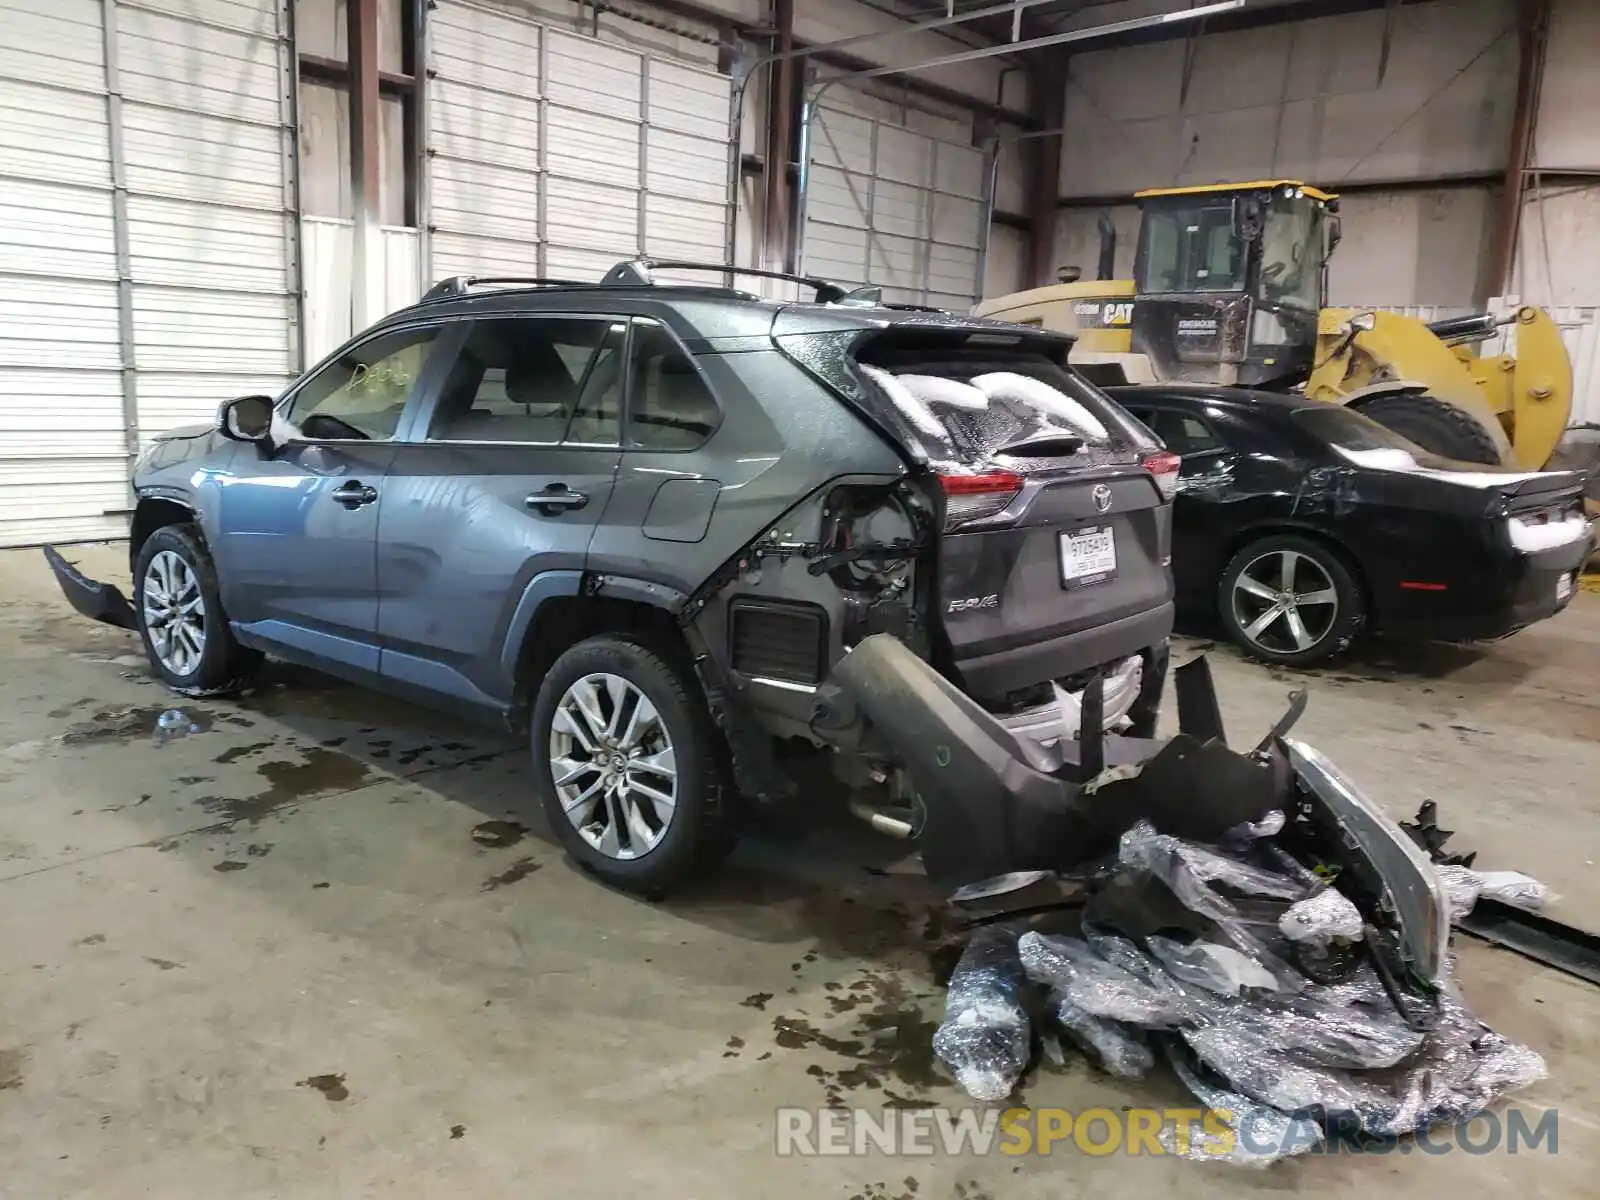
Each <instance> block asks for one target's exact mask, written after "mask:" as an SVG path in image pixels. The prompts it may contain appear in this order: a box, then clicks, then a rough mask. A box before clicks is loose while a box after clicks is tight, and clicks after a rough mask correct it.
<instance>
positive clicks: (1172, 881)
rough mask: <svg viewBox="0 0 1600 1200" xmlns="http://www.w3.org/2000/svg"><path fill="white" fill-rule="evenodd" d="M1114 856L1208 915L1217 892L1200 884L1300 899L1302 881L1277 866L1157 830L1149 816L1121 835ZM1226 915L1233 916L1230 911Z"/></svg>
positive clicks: (1246, 892)
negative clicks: (1271, 867)
mask: <svg viewBox="0 0 1600 1200" xmlns="http://www.w3.org/2000/svg"><path fill="white" fill-rule="evenodd" d="M1117 861H1118V862H1120V863H1122V864H1123V866H1127V867H1133V868H1136V869H1138V870H1142V871H1149V872H1150V873H1151V874H1152V875H1154V876H1156V877H1157V878H1158V879H1160V880H1161V881H1162V882H1163V883H1165V884H1166V885H1167V886H1168V887H1170V888H1171V889H1172V890H1173V891H1174V892H1175V893H1177V896H1178V898H1179V899H1180V900H1182V901H1183V902H1184V904H1185V905H1187V906H1188V907H1189V908H1192V909H1194V911H1195V912H1199V913H1205V914H1206V915H1207V916H1214V915H1216V914H1214V913H1212V912H1208V911H1207V909H1208V908H1214V907H1215V903H1214V900H1215V899H1216V895H1215V893H1214V892H1211V890H1210V889H1209V888H1204V885H1206V884H1211V883H1220V884H1223V885H1224V886H1226V887H1231V888H1233V889H1234V890H1235V891H1238V892H1243V893H1245V894H1246V895H1250V896H1271V897H1274V898H1275V899H1279V900H1299V899H1300V898H1301V897H1303V896H1304V895H1305V894H1306V888H1305V885H1304V884H1302V883H1301V882H1300V881H1299V880H1297V879H1291V878H1290V877H1289V876H1287V875H1285V874H1283V873H1282V872H1279V871H1269V870H1267V869H1266V868H1264V867H1257V866H1252V865H1251V864H1250V863H1246V862H1240V861H1239V860H1238V859H1235V858H1229V857H1227V856H1226V855H1223V854H1218V853H1217V852H1216V851H1215V850H1211V849H1209V848H1208V847H1205V846H1202V845H1200V844H1199V843H1197V842H1186V841H1184V840H1183V839H1182V838H1175V837H1170V836H1168V835H1167V834H1164V833H1157V832H1156V830H1155V827H1154V826H1153V825H1151V824H1150V822H1148V821H1139V822H1137V823H1136V824H1135V825H1134V826H1133V827H1132V828H1131V829H1129V830H1128V831H1127V832H1126V833H1124V834H1123V835H1122V841H1121V843H1120V845H1119V846H1118V849H1117ZM1224 915H1229V916H1231V915H1232V914H1231V913H1226V914H1224Z"/></svg>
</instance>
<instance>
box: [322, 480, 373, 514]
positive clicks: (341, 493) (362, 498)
mask: <svg viewBox="0 0 1600 1200" xmlns="http://www.w3.org/2000/svg"><path fill="white" fill-rule="evenodd" d="M331 494H332V496H333V498H334V499H335V500H337V501H338V502H339V503H340V504H342V505H344V506H345V507H346V508H360V507H361V506H362V505H363V504H371V503H373V502H374V501H376V500H377V498H378V489H377V488H375V487H371V486H369V485H368V484H365V483H362V482H360V481H359V480H352V481H351V482H349V483H342V484H340V485H339V486H338V487H336V488H334V489H333V492H332V493H331Z"/></svg>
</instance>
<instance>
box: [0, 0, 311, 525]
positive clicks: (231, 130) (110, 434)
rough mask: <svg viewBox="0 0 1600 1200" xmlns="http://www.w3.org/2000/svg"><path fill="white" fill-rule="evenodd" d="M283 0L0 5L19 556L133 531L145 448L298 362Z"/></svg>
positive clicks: (5, 329) (8, 364)
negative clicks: (133, 463)
mask: <svg viewBox="0 0 1600 1200" xmlns="http://www.w3.org/2000/svg"><path fill="white" fill-rule="evenodd" d="M286 11H287V10H286V9H285V8H283V7H281V6H280V4H279V0H137V2H130V0H107V2H106V3H103V4H102V3H99V2H97V0H51V3H50V4H49V5H41V4H38V3H37V2H36V0H0V27H3V28H4V29H5V30H6V36H5V38H4V39H3V41H0V545H28V544H32V543H36V542H41V541H67V540H74V539H89V538H97V537H110V536H119V535H120V534H122V533H123V532H125V530H126V516H125V513H126V510H127V508H128V506H129V500H130V497H129V494H128V488H127V472H128V466H129V462H130V455H131V452H132V451H133V450H134V449H136V447H137V444H138V441H139V439H140V438H141V437H144V438H148V437H149V436H151V435H153V434H155V433H158V432H160V431H161V430H163V429H167V428H170V427H171V426H173V425H177V424H182V423H186V422H190V421H195V420H207V419H210V417H211V416H212V415H214V414H215V412H216V407H217V404H218V403H219V402H220V401H222V400H224V399H227V398H228V397H229V396H232V395H236V394H239V393H241V392H246V391H274V390H276V389H277V388H278V387H281V386H282V384H283V382H284V380H285V379H287V378H288V377H289V376H290V374H291V373H292V371H293V368H294V331H295V304H294V294H295V290H296V287H295V283H294V272H293V264H294V253H293V251H294V243H293V239H292V234H291V231H292V224H291V222H290V220H289V217H288V213H289V212H290V211H292V207H293V206H292V196H291V194H290V192H289V190H288V189H289V187H290V184H289V182H288V181H289V180H290V179H291V178H292V173H291V172H290V171H289V165H288V164H289V159H288V155H289V153H290V152H291V142H290V141H289V137H290V133H291V128H290V126H289V122H288V117H289V114H290V113H291V112H292V105H291V102H290V97H291V85H290V81H291V79H292V76H291V74H290V66H289V58H288V55H289V46H288V42H287V39H286V38H284V37H283V36H282V34H283V31H284V29H285V28H286V22H287V16H286Z"/></svg>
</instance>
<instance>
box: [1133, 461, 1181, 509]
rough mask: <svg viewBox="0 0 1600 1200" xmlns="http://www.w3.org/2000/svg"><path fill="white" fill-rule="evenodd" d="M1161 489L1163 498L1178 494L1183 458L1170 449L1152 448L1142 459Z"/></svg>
mask: <svg viewBox="0 0 1600 1200" xmlns="http://www.w3.org/2000/svg"><path fill="white" fill-rule="evenodd" d="M1140 461H1141V462H1143V463H1144V469H1145V470H1146V471H1149V472H1150V475H1151V477H1152V478H1153V479H1154V480H1155V481H1156V487H1158V488H1159V489H1161V498H1162V499H1163V500H1171V499H1172V498H1173V497H1174V496H1176V495H1177V494H1178V468H1179V467H1181V466H1182V465H1183V460H1182V459H1180V458H1179V457H1178V456H1177V455H1176V454H1174V453H1172V451H1170V450H1151V451H1149V452H1148V453H1147V454H1145V456H1144V457H1143V458H1142V459H1141V460H1140Z"/></svg>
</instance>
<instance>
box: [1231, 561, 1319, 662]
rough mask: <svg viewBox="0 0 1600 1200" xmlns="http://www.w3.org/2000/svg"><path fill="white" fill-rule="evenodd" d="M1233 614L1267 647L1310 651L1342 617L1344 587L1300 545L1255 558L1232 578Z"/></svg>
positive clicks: (1284, 651) (1291, 651)
mask: <svg viewBox="0 0 1600 1200" xmlns="http://www.w3.org/2000/svg"><path fill="white" fill-rule="evenodd" d="M1232 603H1233V619H1234V622H1235V623H1236V624H1237V625H1238V627H1239V629H1240V630H1241V631H1242V632H1243V633H1244V636H1245V637H1246V638H1248V639H1249V640H1250V642H1251V643H1252V644H1254V645H1256V646H1258V647H1260V648H1261V649H1262V650H1266V651H1270V652H1271V653H1274V654H1297V653H1299V652H1301V651H1304V650H1309V649H1310V648H1311V647H1313V646H1315V645H1316V644H1317V643H1319V642H1320V641H1322V639H1323V638H1325V637H1327V636H1328V632H1329V631H1330V630H1331V629H1332V628H1333V626H1334V622H1335V621H1337V620H1338V619H1339V592H1338V589H1337V588H1335V587H1334V585H1333V580H1332V578H1331V577H1330V576H1329V575H1328V572H1327V571H1326V570H1325V569H1324V568H1323V566H1322V564H1321V563H1319V562H1317V560H1316V559H1314V558H1312V557H1311V556H1310V555H1307V554H1302V553H1300V552H1299V551H1298V550H1273V551H1269V552H1268V553H1266V554H1262V555H1260V556H1258V557H1256V558H1253V559H1251V560H1250V561H1249V562H1248V563H1246V564H1245V566H1244V569H1243V570H1242V571H1240V572H1239V574H1238V577H1237V578H1235V579H1234V581H1233V596H1232Z"/></svg>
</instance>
